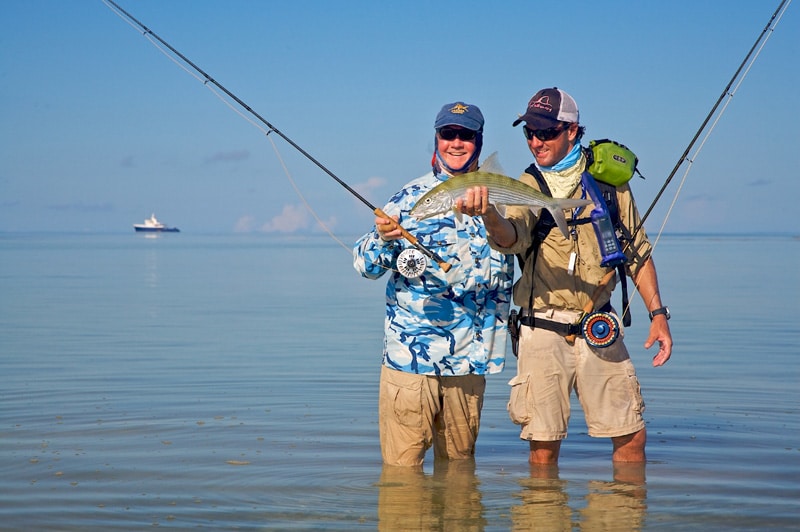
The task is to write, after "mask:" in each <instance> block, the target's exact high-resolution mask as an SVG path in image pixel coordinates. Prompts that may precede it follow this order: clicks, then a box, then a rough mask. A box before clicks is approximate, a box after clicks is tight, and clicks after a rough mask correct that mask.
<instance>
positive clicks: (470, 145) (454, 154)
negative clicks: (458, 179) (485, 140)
mask: <svg viewBox="0 0 800 532" xmlns="http://www.w3.org/2000/svg"><path fill="white" fill-rule="evenodd" d="M443 129H449V130H456V131H471V130H469V129H466V128H463V127H461V126H456V125H451V126H445V127H444V128H443ZM448 136H450V135H448ZM436 142H437V143H438V149H439V156H440V157H441V158H442V161H444V163H445V164H446V165H447V166H449V167H450V168H461V167H463V166H464V165H465V164H467V161H469V158H470V157H472V154H473V153H475V149H476V144H475V137H474V136H473V137H472V139H471V140H462V139H461V136H459V135H456V136H455V138H453V139H452V140H446V139H444V138H442V135H441V134H440V133H439V132H437V133H436ZM476 162H477V160H476ZM468 171H470V169H469V168H465V169H464V170H463V171H462V172H460V173H464V172H468Z"/></svg>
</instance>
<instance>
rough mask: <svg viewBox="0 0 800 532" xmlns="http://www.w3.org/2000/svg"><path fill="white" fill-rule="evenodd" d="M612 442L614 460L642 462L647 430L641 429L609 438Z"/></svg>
mask: <svg viewBox="0 0 800 532" xmlns="http://www.w3.org/2000/svg"><path fill="white" fill-rule="evenodd" d="M611 441H612V442H613V444H614V457H613V460H614V461H615V462H644V461H645V459H646V458H645V452H644V448H645V444H646V443H647V430H645V429H642V430H639V431H637V432H634V433H633V434H626V435H625V436H617V437H615V438H611Z"/></svg>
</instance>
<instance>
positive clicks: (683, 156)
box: [631, 0, 791, 242]
mask: <svg viewBox="0 0 800 532" xmlns="http://www.w3.org/2000/svg"><path fill="white" fill-rule="evenodd" d="M790 1H791V0H781V3H780V5H779V6H778V8H777V9H776V10H775V12H774V13H773V14H772V16H771V17H770V19H769V22H767V25H766V26H764V29H763V30H762V31H761V33H760V34H759V35H758V38H757V39H756V42H755V43H753V46H752V47H751V48H750V51H749V52H748V53H747V55H746V56H745V58H744V60H743V61H742V63H741V64H740V65H739V68H738V69H736V72H735V73H734V74H733V77H731V80H730V81H729V82H728V84H727V85H726V86H725V89H724V90H723V91H722V94H720V95H719V98H718V99H717V102H716V103H715V104H714V107H712V108H711V111H709V113H708V115H707V116H706V118H705V120H703V123H702V124H701V125H700V128H699V129H698V130H697V132H696V133H695V135H694V137H693V138H692V140H691V142H689V145H688V146H686V149H685V150H684V151H683V154H681V156H680V158H679V159H678V162H677V163H675V167H674V168H673V169H672V172H670V174H669V176H668V177H667V179H666V181H664V185H663V186H662V187H661V190H659V191H658V194H656V197H655V199H654V200H653V202H652V203H651V204H650V207H649V208H648V209H647V212H645V213H644V216H642V219H641V221H640V222H639V225H638V226H637V227H636V229H635V230H634V231H633V233H632V236H631V242H632V241H633V238H634V237H635V236H636V233H638V232H639V230H640V229H641V228H642V227H643V226H644V221H645V220H646V219H647V217H648V216H649V215H650V213H651V212H652V210H653V208H654V207H655V206H656V203H658V200H659V199H661V195H662V194H663V193H664V191H665V190H666V189H667V187H668V186H669V184H670V182H671V181H672V178H673V177H675V174H676V173H677V172H678V169H679V168H680V167H681V165H682V164H683V162H684V161H687V160H688V159H687V158H686V157H687V156H688V155H689V151H690V150H691V149H692V147H693V146H694V144H695V142H697V139H698V138H699V137H700V134H701V133H702V132H703V130H704V129H705V128H706V126H707V125H708V122H709V121H710V120H711V117H712V116H714V113H715V112H716V111H717V108H718V107H719V105H720V103H722V100H723V99H724V98H725V96H726V95H727V96H728V97H729V98H732V97H733V93H730V94H729V91H730V88H731V87H732V86H733V83H734V82H735V81H736V79H737V78H738V77H739V74H740V73H741V72H742V69H743V68H744V67H745V65H746V64H747V62H748V61H749V60H750V56H752V55H753V52H754V51H755V49H756V48H757V47H758V43H760V42H761V41H762V40H763V39H764V35H766V34H767V33H768V32H769V31H772V30H771V28H772V26H773V23H774V22H775V19H776V18H777V17H778V14H779V13H780V12H781V11H782V10H783V9H784V5H786V4H787V2H790ZM689 162H690V163H691V162H692V161H689Z"/></svg>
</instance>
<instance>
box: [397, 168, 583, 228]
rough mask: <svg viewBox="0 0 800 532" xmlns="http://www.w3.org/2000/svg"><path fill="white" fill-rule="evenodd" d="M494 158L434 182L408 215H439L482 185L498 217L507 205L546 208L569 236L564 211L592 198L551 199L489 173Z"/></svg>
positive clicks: (422, 218) (527, 187) (533, 189)
mask: <svg viewBox="0 0 800 532" xmlns="http://www.w3.org/2000/svg"><path fill="white" fill-rule="evenodd" d="M494 157H495V154H492V155H491V156H489V158H487V160H486V162H485V163H484V164H483V165H482V166H481V167H480V168H479V169H478V170H476V171H475V172H468V173H466V174H461V175H457V176H453V177H449V178H448V179H447V180H446V181H443V182H442V183H440V184H439V185H436V186H435V187H434V188H433V189H432V190H430V191H429V192H428V193H427V194H425V195H424V196H422V197H421V198H420V199H419V201H417V203H416V204H415V205H414V207H412V209H411V216H413V217H414V218H416V219H417V220H424V219H425V218H430V217H431V216H435V215H437V214H443V213H445V212H447V211H449V210H452V209H453V208H454V207H455V205H456V201H458V199H459V198H463V197H465V195H466V191H467V189H469V188H472V187H481V186H485V187H488V189H489V203H491V204H493V205H494V206H495V208H496V209H497V210H498V212H499V213H500V214H501V215H502V216H504V215H505V208H506V207H508V206H523V207H529V208H531V209H532V210H536V212H537V214H538V212H539V210H540V209H547V210H548V211H550V214H552V215H553V219H554V220H555V222H556V225H557V226H558V228H559V229H560V230H561V233H562V234H563V235H564V238H569V229H568V228H567V220H566V217H565V216H564V211H565V210H568V209H574V208H577V207H585V206H587V205H591V204H592V201H591V200H588V199H557V198H552V197H550V196H548V195H547V194H544V193H542V192H539V191H538V190H536V189H535V188H533V187H532V186H530V185H526V184H525V183H523V182H522V181H519V180H518V179H512V178H511V177H508V176H506V175H503V174H501V173H495V172H492V171H490V170H491V169H492V167H494V165H495V164H496V163H495V160H494ZM487 169H488V170H487Z"/></svg>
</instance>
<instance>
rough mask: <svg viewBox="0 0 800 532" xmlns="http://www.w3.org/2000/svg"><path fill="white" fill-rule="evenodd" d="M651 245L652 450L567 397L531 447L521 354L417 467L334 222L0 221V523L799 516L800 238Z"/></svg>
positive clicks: (226, 525)
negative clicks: (204, 230)
mask: <svg viewBox="0 0 800 532" xmlns="http://www.w3.org/2000/svg"><path fill="white" fill-rule="evenodd" d="M345 240H346V241H348V242H349V241H350V240H348V239H345ZM656 263H657V265H658V270H659V276H660V282H661V287H662V294H663V298H664V301H665V302H666V303H667V304H669V306H670V308H671V310H672V315H673V318H672V321H671V322H670V324H671V327H672V331H673V334H674V337H675V350H674V354H673V357H672V360H671V361H670V362H669V363H668V364H667V365H666V366H664V367H661V368H653V367H652V366H651V365H650V360H651V358H652V355H653V354H654V353H650V352H647V351H645V350H644V349H643V348H642V347H641V346H642V344H643V343H644V338H645V335H646V332H647V324H648V321H647V317H646V315H645V312H644V310H643V308H642V306H641V304H640V302H639V301H638V299H637V300H636V304H635V305H634V309H633V317H634V320H633V326H632V327H631V328H630V329H628V331H626V335H627V341H628V346H629V349H630V350H631V352H632V356H633V357H634V362H635V363H636V365H637V369H638V373H639V377H640V380H641V382H642V387H643V392H644V396H645V400H646V402H647V411H646V418H647V422H648V435H649V442H648V448H647V450H648V463H647V465H646V467H644V468H638V469H637V468H634V469H633V470H632V471H625V470H617V471H614V469H613V468H612V465H611V461H610V454H611V449H610V443H609V442H608V441H607V440H594V439H591V438H589V437H588V436H587V435H586V430H585V426H584V424H583V418H582V416H581V414H580V409H579V408H578V407H577V406H576V407H575V408H574V409H573V411H574V415H573V420H572V423H571V427H570V429H571V430H570V434H569V438H568V439H567V440H566V441H565V442H564V444H563V447H562V457H561V464H560V468H559V470H557V471H552V472H550V473H549V474H547V475H540V474H537V473H536V472H532V471H531V469H530V468H529V466H528V464H527V445H526V444H525V443H524V442H522V441H520V440H519V439H518V431H517V428H516V427H515V426H514V425H513V424H512V423H511V421H510V420H509V419H508V415H507V413H506V411H505V404H506V401H507V398H508V386H507V384H506V383H507V381H508V380H509V379H510V378H511V377H512V376H513V375H514V372H515V364H514V359H513V357H511V359H510V360H509V363H508V365H507V367H506V370H505V372H504V373H502V374H500V375H495V376H490V377H489V379H488V391H487V399H486V406H485V409H484V416H483V423H482V431H481V436H480V439H479V442H478V450H477V457H476V459H475V462H474V463H466V464H455V465H450V466H448V465H447V464H436V465H435V466H434V464H433V463H432V461H431V460H429V463H427V464H426V465H425V468H424V471H423V472H421V473H412V472H409V471H406V470H402V469H401V470H391V469H386V470H384V468H382V466H381V459H380V449H379V446H378V430H377V413H376V401H377V381H378V373H379V364H380V348H381V338H382V336H381V335H382V323H383V290H384V281H383V280H379V281H368V280H366V279H362V278H360V277H359V276H357V274H356V273H355V271H354V270H353V269H352V266H351V258H350V255H349V252H348V251H346V250H344V249H343V248H342V247H340V246H339V245H338V244H336V243H335V242H333V241H332V240H331V239H329V238H327V237H309V238H276V237H266V236H232V235H231V236H195V235H191V234H186V233H181V234H170V235H161V236H159V237H156V238H147V237H144V236H142V235H139V234H114V235H109V234H106V235H91V234H81V235H27V234H26V235H21V234H0V375H1V376H2V381H0V382H2V384H0V529H2V530H138V529H144V528H151V527H160V528H166V529H172V528H206V529H212V530H233V529H257V530H258V529H263V530H282V529H295V530H298V529H307V530H312V529H313V530H319V529H337V530H354V529H363V530H375V529H381V530H459V531H460V530H528V529H536V530H578V529H581V530H639V529H641V530H667V529H675V530H767V529H775V530H779V529H798V530H800V417H798V413H800V392H798V389H799V388H800V326H799V325H798V314H799V313H798V304H800V274H799V273H798V271H799V269H800V239H799V238H797V237H792V236H738V237H735V236H724V237H721V236H697V235H695V236H680V235H671V236H667V237H664V238H663V239H662V240H661V241H660V242H659V244H658V248H657V249H656ZM635 297H637V298H638V296H635ZM618 302H619V294H615V296H614V303H617V304H618Z"/></svg>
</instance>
